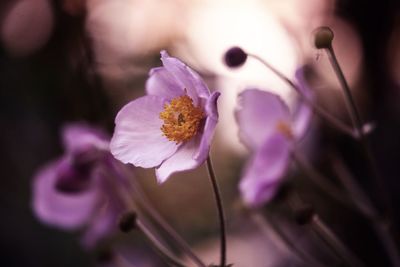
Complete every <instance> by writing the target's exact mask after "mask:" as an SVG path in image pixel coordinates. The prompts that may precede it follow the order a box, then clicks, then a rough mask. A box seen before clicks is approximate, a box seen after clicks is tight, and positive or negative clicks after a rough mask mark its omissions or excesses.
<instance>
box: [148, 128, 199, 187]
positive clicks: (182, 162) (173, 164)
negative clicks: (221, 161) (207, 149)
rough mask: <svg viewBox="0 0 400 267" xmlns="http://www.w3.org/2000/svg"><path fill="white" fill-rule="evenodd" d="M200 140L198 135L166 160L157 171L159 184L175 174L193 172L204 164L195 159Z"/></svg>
mask: <svg viewBox="0 0 400 267" xmlns="http://www.w3.org/2000/svg"><path fill="white" fill-rule="evenodd" d="M200 139H201V136H200V135H198V136H196V137H194V138H193V139H192V140H190V141H188V142H187V143H185V144H183V145H182V146H181V147H180V148H179V149H178V150H177V151H176V153H175V154H174V155H172V156H171V157H170V158H168V159H167V160H165V161H164V162H163V163H162V164H161V166H160V167H158V168H157V169H156V176H157V180H158V182H159V183H163V182H165V181H166V180H167V179H168V177H169V176H171V174H173V173H175V172H180V171H186V170H191V169H194V168H197V167H198V166H199V165H201V164H202V163H203V161H200V160H197V159H195V158H194V155H195V153H197V151H198V148H199V143H200Z"/></svg>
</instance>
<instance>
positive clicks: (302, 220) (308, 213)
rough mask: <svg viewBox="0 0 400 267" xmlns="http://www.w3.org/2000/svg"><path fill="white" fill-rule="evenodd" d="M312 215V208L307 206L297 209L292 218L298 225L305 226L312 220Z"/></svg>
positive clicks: (313, 212) (313, 213)
mask: <svg viewBox="0 0 400 267" xmlns="http://www.w3.org/2000/svg"><path fill="white" fill-rule="evenodd" d="M314 215H315V211H314V208H313V207H311V206H308V205H307V206H304V207H303V208H301V209H299V210H298V211H297V212H296V214H295V215H294V216H295V220H296V222H297V223H298V224H299V225H305V224H307V223H309V222H310V221H311V220H312V219H313V217H314Z"/></svg>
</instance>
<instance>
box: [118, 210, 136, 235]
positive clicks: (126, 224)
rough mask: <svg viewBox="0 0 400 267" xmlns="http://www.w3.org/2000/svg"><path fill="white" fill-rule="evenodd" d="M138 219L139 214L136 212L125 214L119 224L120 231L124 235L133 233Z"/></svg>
mask: <svg viewBox="0 0 400 267" xmlns="http://www.w3.org/2000/svg"><path fill="white" fill-rule="evenodd" d="M136 217H137V214H136V212H134V211H128V212H126V213H124V214H123V215H122V217H121V218H120V220H119V223H118V226H119V229H120V230H121V231H122V232H124V233H127V232H129V231H131V230H132V229H133V228H135V226H136Z"/></svg>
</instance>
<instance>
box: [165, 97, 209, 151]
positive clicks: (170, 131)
mask: <svg viewBox="0 0 400 267" xmlns="http://www.w3.org/2000/svg"><path fill="white" fill-rule="evenodd" d="M203 117H204V112H203V110H202V109H201V108H200V107H195V106H194V105H193V100H192V99H191V98H190V97H189V96H187V95H183V96H179V97H176V98H174V99H172V100H171V102H170V103H169V104H165V105H164V110H163V111H162V112H161V113H160V119H162V120H163V121H164V124H163V125H162V126H161V131H162V132H163V135H165V136H166V137H167V138H168V140H170V141H174V142H176V143H177V144H178V143H180V142H184V141H187V140H189V139H190V138H192V137H193V136H194V135H195V134H196V133H197V132H198V130H199V126H200V122H201V120H202V119H203Z"/></svg>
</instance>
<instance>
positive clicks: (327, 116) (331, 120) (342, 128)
mask: <svg viewBox="0 0 400 267" xmlns="http://www.w3.org/2000/svg"><path fill="white" fill-rule="evenodd" d="M247 55H248V56H249V57H252V58H254V59H256V60H257V61H259V62H260V63H262V64H263V65H264V66H265V67H267V68H268V69H269V70H271V71H272V72H273V73H274V74H276V75H277V76H278V77H279V78H281V79H282V80H283V81H284V82H286V83H287V84H288V85H289V86H290V87H292V88H293V89H294V90H295V91H296V92H297V93H298V94H299V96H300V97H301V99H302V100H303V101H304V102H305V103H306V104H307V105H308V106H310V107H311V108H312V109H313V110H314V112H315V113H316V114H318V115H319V116H320V117H321V118H323V119H325V120H327V121H328V122H329V123H330V124H331V125H332V126H333V127H335V128H336V129H338V130H339V131H341V132H343V133H345V134H347V135H349V136H351V137H353V138H357V135H356V134H355V133H354V131H353V129H351V128H350V127H349V126H347V125H346V124H344V123H343V122H341V121H340V120H338V119H337V118H335V117H334V116H332V114H330V113H329V112H328V111H326V110H325V109H323V108H321V107H319V106H318V105H316V104H315V103H314V101H312V100H311V99H309V97H307V96H306V95H305V94H304V93H303V92H302V90H300V88H299V87H298V86H297V85H296V84H295V83H293V82H292V81H291V80H290V79H289V78H287V77H286V76H285V75H284V74H283V73H281V72H280V71H278V70H277V69H275V68H274V67H273V66H272V65H271V64H269V63H268V62H267V61H265V60H264V59H262V58H261V57H259V56H257V55H253V54H249V53H247Z"/></svg>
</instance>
